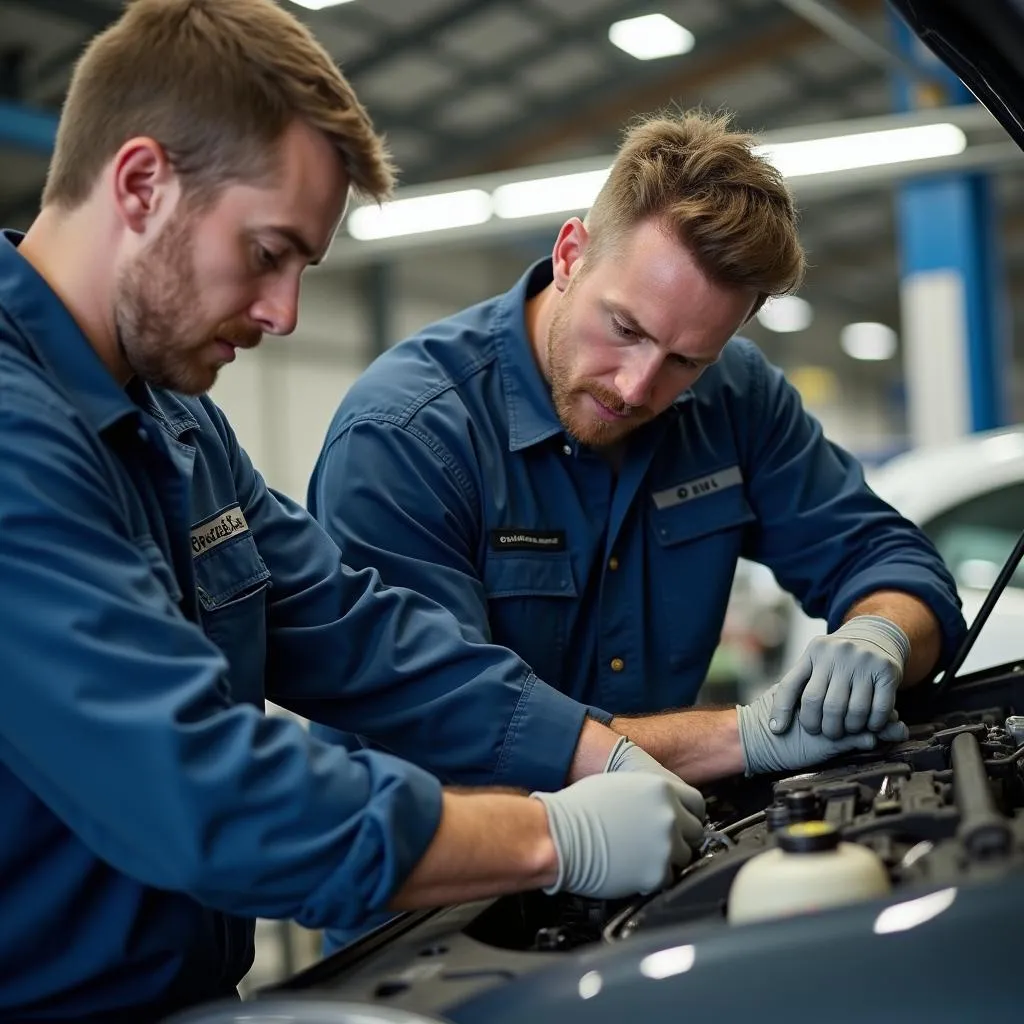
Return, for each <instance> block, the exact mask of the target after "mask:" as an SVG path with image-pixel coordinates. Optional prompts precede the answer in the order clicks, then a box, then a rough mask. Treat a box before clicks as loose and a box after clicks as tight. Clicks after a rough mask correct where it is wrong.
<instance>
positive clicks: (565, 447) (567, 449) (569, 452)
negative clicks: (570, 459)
mask: <svg viewBox="0 0 1024 1024" xmlns="http://www.w3.org/2000/svg"><path fill="white" fill-rule="evenodd" d="M562 454H563V455H572V445H569V444H563V445H562Z"/></svg>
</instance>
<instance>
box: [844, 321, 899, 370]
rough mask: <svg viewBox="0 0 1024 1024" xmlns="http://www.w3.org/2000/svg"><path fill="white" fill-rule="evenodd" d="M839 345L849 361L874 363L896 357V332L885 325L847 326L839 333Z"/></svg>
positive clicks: (864, 324) (869, 323)
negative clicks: (856, 360)
mask: <svg viewBox="0 0 1024 1024" xmlns="http://www.w3.org/2000/svg"><path fill="white" fill-rule="evenodd" d="M839 344H840V345H841V346H842V349H843V351H844V352H845V353H846V354H847V355H848V356H849V357H850V358H851V359H865V360H870V361H874V362H878V361H881V360H883V359H892V357H893V356H894V355H896V332H895V331H894V330H893V329H892V328H891V327H887V326H886V325H885V324H876V323H872V322H867V321H865V322H864V323H857V324H847V325H846V326H845V327H844V328H843V329H842V330H841V331H840V332H839Z"/></svg>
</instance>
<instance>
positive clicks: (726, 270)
mask: <svg viewBox="0 0 1024 1024" xmlns="http://www.w3.org/2000/svg"><path fill="white" fill-rule="evenodd" d="M730 122H731V118H730V117H729V116H728V115H725V114H709V113H706V112H704V111H690V112H687V113H684V114H680V115H673V114H659V115H657V116H654V117H648V118H645V119H642V120H640V121H637V122H635V123H634V124H633V125H632V126H630V127H629V128H628V129H627V131H626V134H625V138H624V140H623V143H622V146H621V147H620V148H619V152H618V155H617V156H616V158H615V162H614V163H613V164H612V168H611V173H610V174H609V176H608V180H607V181H606V182H605V184H604V186H603V187H602V189H601V191H600V193H599V194H598V196H597V199H595V201H594V205H593V206H592V207H591V209H590V212H589V213H588V214H587V220H586V224H587V230H588V232H589V235H590V239H591V246H592V247H593V248H592V249H591V251H590V254H591V255H592V256H597V255H598V254H600V253H601V252H603V251H604V250H605V248H606V247H609V246H614V245H615V244H616V243H618V242H620V241H621V240H622V238H623V236H624V235H625V234H626V232H627V231H629V230H630V229H631V228H633V227H635V226H636V225H637V224H639V223H640V222H641V221H646V220H648V219H650V218H662V219H663V220H664V222H665V224H666V227H667V229H668V230H670V231H673V232H674V233H675V234H676V235H677V237H678V238H679V240H680V242H681V243H682V244H683V245H685V246H686V247H687V249H689V251H690V252H692V253H693V254H694V256H695V258H696V259H697V262H698V263H699V264H700V266H701V267H702V268H703V269H704V272H705V273H706V274H707V275H708V276H709V277H711V278H712V279H714V280H716V281H718V282H719V283H721V284H725V285H738V286H743V287H752V288H755V289H756V290H757V292H758V294H759V296H760V300H759V302H758V305H760V304H761V303H763V302H764V300H765V299H767V298H769V297H770V296H773V295H784V294H786V293H787V292H792V291H795V290H796V289H797V288H798V287H799V285H800V282H801V281H802V280H803V275H804V253H803V247H802V246H801V244H800V238H799V235H798V232H797V212H796V207H795V206H794V203H793V197H792V196H791V195H790V192H789V189H788V188H787V187H786V183H785V181H784V180H783V177H782V175H781V174H780V173H779V171H778V170H777V169H776V168H775V167H773V166H772V165H771V164H770V163H769V162H768V161H767V160H766V159H764V158H763V157H761V156H758V155H757V154H756V153H755V152H754V145H755V140H754V138H753V136H751V135H746V134H743V133H740V132H737V131H733V130H732V129H731V126H730Z"/></svg>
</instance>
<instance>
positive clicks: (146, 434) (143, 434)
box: [139, 427, 149, 444]
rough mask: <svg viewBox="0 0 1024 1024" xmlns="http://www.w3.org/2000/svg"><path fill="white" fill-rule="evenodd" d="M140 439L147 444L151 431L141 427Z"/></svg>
mask: <svg viewBox="0 0 1024 1024" xmlns="http://www.w3.org/2000/svg"><path fill="white" fill-rule="evenodd" d="M139 440H140V441H142V442H143V444H145V443H146V442H147V441H148V440H149V431H148V430H147V429H146V428H145V427H139Z"/></svg>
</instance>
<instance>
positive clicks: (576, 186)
mask: <svg viewBox="0 0 1024 1024" xmlns="http://www.w3.org/2000/svg"><path fill="white" fill-rule="evenodd" d="M608 171H609V168H607V167H606V168H603V169H602V170H600V171H582V172H580V173H579V174H560V175H557V176H556V177H553V178H534V179H532V180H530V181H516V182H513V183H512V184H509V185H499V186H498V188H496V189H495V190H494V194H493V199H494V212H495V213H496V214H497V215H498V216H499V217H503V218H505V219H506V220H514V219H515V218H517V217H535V216H537V215H539V214H542V213H563V212H565V211H568V210H586V209H588V208H589V207H590V206H591V205H593V202H594V200H595V199H596V198H597V193H598V192H600V191H601V186H602V185H603V184H604V183H605V181H607V180H608Z"/></svg>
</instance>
